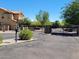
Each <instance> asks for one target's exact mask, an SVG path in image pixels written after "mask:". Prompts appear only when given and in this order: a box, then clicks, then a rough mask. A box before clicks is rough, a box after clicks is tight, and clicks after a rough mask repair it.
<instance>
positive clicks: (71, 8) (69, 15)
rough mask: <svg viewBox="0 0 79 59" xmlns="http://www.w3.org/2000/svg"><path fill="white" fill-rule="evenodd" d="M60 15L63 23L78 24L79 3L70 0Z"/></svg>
mask: <svg viewBox="0 0 79 59" xmlns="http://www.w3.org/2000/svg"><path fill="white" fill-rule="evenodd" d="M62 17H63V18H64V21H65V23H66V24H67V25H68V26H69V25H79V3H77V2H71V3H70V4H68V6H66V7H65V9H64V10H63V14H62Z"/></svg>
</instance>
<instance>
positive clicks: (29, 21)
mask: <svg viewBox="0 0 79 59" xmlns="http://www.w3.org/2000/svg"><path fill="white" fill-rule="evenodd" d="M19 25H25V26H30V25H31V20H30V19H29V18H24V19H23V20H20V21H19Z"/></svg>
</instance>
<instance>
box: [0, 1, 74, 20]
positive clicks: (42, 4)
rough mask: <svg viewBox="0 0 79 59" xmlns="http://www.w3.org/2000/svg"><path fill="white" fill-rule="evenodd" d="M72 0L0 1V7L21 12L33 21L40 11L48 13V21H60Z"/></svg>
mask: <svg viewBox="0 0 79 59" xmlns="http://www.w3.org/2000/svg"><path fill="white" fill-rule="evenodd" d="M71 1H72V0H0V7H1V8H6V9H8V10H13V11H21V12H23V14H24V15H25V17H28V18H29V19H31V20H35V16H36V15H37V14H38V13H39V11H40V10H43V11H47V12H48V13H49V19H50V21H56V20H62V19H61V18H60V17H61V12H62V8H63V7H65V6H66V5H67V4H68V3H70V2H71Z"/></svg>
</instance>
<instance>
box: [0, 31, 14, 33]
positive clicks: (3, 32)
mask: <svg viewBox="0 0 79 59" xmlns="http://www.w3.org/2000/svg"><path fill="white" fill-rule="evenodd" d="M0 33H15V31H5V32H3V31H0Z"/></svg>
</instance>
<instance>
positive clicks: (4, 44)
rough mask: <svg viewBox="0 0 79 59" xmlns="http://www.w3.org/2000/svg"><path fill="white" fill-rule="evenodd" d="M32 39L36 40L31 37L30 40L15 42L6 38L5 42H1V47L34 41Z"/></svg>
mask: <svg viewBox="0 0 79 59" xmlns="http://www.w3.org/2000/svg"><path fill="white" fill-rule="evenodd" d="M9 40H10V39H9ZM11 40H12V39H11ZM32 41H34V39H30V40H18V41H17V42H15V41H14V42H9V41H7V40H6V42H3V43H2V44H0V47H2V46H9V45H14V44H20V43H25V42H32Z"/></svg>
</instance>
